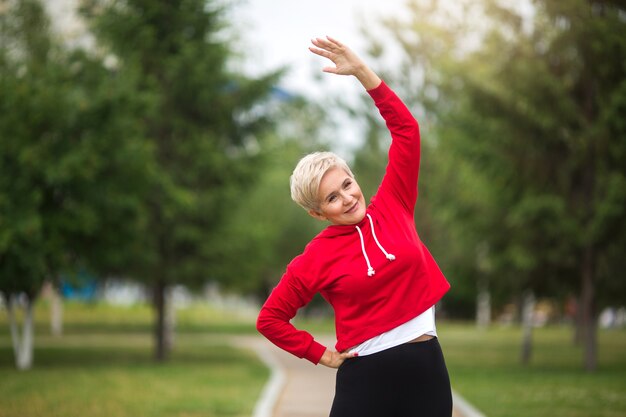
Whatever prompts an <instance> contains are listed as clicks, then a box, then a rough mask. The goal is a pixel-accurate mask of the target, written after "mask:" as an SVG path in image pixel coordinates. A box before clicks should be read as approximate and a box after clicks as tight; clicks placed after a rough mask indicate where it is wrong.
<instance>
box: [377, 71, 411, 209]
mask: <svg viewBox="0 0 626 417" xmlns="http://www.w3.org/2000/svg"><path fill="white" fill-rule="evenodd" d="M368 93H369V95H370V96H371V97H372V99H373V100H374V104H375V105H376V107H378V110H379V111H380V114H381V116H382V117H383V119H384V120H385V123H386V124H387V128H388V129H389V132H390V133H391V138H392V142H391V146H390V148H389V162H388V163H387V169H386V171H385V176H384V178H383V181H382V183H381V185H380V187H379V189H378V192H377V193H376V198H377V199H381V198H383V199H385V201H387V202H388V200H389V199H392V200H395V201H397V202H398V203H400V204H401V205H402V206H403V207H404V208H405V209H406V210H407V211H408V212H409V213H413V210H414V208H415V202H416V201H417V180H418V175H419V166H420V132H419V125H418V123H417V120H415V118H414V117H413V115H412V114H411V112H410V111H409V109H408V108H407V107H406V105H405V104H404V103H403V102H402V101H401V100H400V98H399V97H398V96H397V95H396V94H395V93H394V92H393V91H392V90H391V89H390V88H389V87H388V86H387V85H386V84H385V82H384V81H383V82H382V83H381V84H380V85H379V86H378V87H376V88H374V89H372V90H369V91H368Z"/></svg>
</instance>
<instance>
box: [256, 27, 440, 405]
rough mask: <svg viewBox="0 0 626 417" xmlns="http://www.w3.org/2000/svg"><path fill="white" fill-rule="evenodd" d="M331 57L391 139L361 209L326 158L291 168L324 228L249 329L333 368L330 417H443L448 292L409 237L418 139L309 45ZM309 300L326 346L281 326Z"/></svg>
mask: <svg viewBox="0 0 626 417" xmlns="http://www.w3.org/2000/svg"><path fill="white" fill-rule="evenodd" d="M312 43H313V45H314V46H313V47H310V48H309V49H310V51H311V52H313V53H314V54H317V55H319V56H322V57H324V58H327V59H329V60H330V61H332V62H333V63H334V64H335V66H330V67H325V68H324V69H323V71H325V72H328V73H331V74H339V75H352V76H355V77H356V78H357V79H358V80H359V82H360V83H361V84H362V85H363V87H364V88H365V90H366V91H367V92H368V93H369V95H370V96H371V97H372V99H373V101H374V104H375V105H376V106H377V107H378V110H379V111H380V113H381V115H382V117H383V118H384V119H385V122H386V124H387V127H388V129H389V131H390V133H391V136H392V144H391V147H390V149H389V162H388V165H387V169H386V172H385V176H384V178H383V180H382V183H381V185H380V187H379V189H378V191H377V193H376V195H375V196H374V197H373V198H372V200H371V203H370V204H369V205H366V203H365V199H364V197H363V193H362V192H361V189H360V188H359V185H358V183H357V181H356V180H355V178H354V175H353V174H352V172H351V170H350V168H349V167H348V165H347V164H346V163H345V162H344V161H343V160H342V159H341V158H339V157H338V156H336V155H334V154H332V153H330V152H319V153H314V154H311V155H308V156H306V157H304V158H302V159H301V160H300V162H299V163H298V164H297V166H296V168H295V169H294V172H293V174H292V176H291V196H292V198H293V200H294V201H295V202H296V203H298V204H299V205H301V206H302V207H303V208H304V209H305V210H307V212H308V213H309V214H310V215H311V216H313V217H315V218H317V219H320V220H324V221H328V222H330V225H329V226H328V227H327V228H326V229H324V230H323V231H322V232H321V233H319V234H318V235H317V236H316V237H315V238H314V239H313V240H312V241H311V242H310V243H309V244H308V245H307V246H306V248H305V250H304V252H303V253H302V254H301V255H299V256H297V257H296V258H294V259H293V260H292V261H291V262H290V263H289V265H288V266H287V269H286V272H285V273H284V275H283V276H282V278H281V280H280V282H279V283H278V285H277V286H276V288H274V290H273V291H272V293H271V294H270V296H269V297H268V299H267V301H266V302H265V304H264V305H263V307H262V309H261V311H260V313H259V317H258V320H257V329H258V330H259V332H261V333H262V334H263V335H264V336H265V337H267V338H268V339H269V340H270V341H272V342H273V343H274V344H276V345H277V346H279V347H280V348H282V349H284V350H286V351H288V352H290V353H292V354H294V355H296V356H298V357H300V358H306V359H308V360H309V361H311V362H313V363H314V364H318V363H320V364H322V365H325V366H328V367H330V368H338V371H337V382H336V389H335V399H334V401H333V405H332V409H331V412H330V416H331V417H350V416H359V417H367V416H372V417H394V416H397V417H411V416H433V417H434V416H437V417H439V416H442V417H443V416H445V417H450V415H451V414H452V398H451V393H450V381H449V378H448V372H447V369H446V366H445V362H444V359H443V354H442V352H441V348H440V346H439V342H438V339H437V337H436V336H437V333H436V329H435V319H434V305H435V303H437V302H438V301H439V300H440V299H441V298H442V297H443V295H444V294H445V293H446V292H447V291H448V289H449V287H450V285H449V284H448V282H447V281H446V279H445V277H444V276H443V274H442V273H441V271H440V270H439V268H438V266H437V264H436V263H435V261H434V259H433V258H432V256H431V255H430V253H429V252H428V250H427V249H426V247H425V246H424V244H423V243H422V242H421V241H420V239H419V237H418V235H417V232H416V230H415V223H414V220H413V212H414V207H415V203H416V201H417V180H418V172H419V158H420V136H419V127H418V124H417V121H416V120H415V119H414V118H413V116H412V115H411V113H410V112H409V110H408V109H407V108H406V106H405V105H404V104H403V103H402V102H401V101H400V99H399V98H398V97H397V96H396V95H395V93H393V91H391V90H390V89H389V87H387V85H386V84H385V83H384V82H382V80H381V79H380V78H379V77H378V76H377V75H376V74H375V73H374V72H373V71H372V70H371V69H370V68H369V67H367V66H366V65H365V64H364V63H363V62H362V61H361V60H360V59H359V57H358V56H357V55H355V54H354V53H353V52H352V51H351V50H350V49H349V48H348V47H346V46H345V45H343V44H341V43H340V42H338V41H336V40H335V39H332V38H330V37H327V38H326V39H323V38H316V39H313V40H312ZM318 292H319V293H320V294H321V295H322V296H323V297H324V298H325V299H326V300H327V301H328V302H329V303H330V304H331V305H332V307H333V309H334V311H335V327H336V335H337V344H336V345H335V348H336V350H332V349H329V348H327V347H326V346H324V345H322V344H320V343H319V342H317V341H316V340H315V339H314V338H313V336H312V335H310V334H309V333H307V332H305V331H302V330H298V329H296V328H295V327H294V326H293V325H292V324H291V323H290V320H291V319H292V318H293V317H294V316H295V315H296V312H297V310H298V309H299V308H301V307H303V306H304V305H306V304H307V303H308V302H309V301H310V300H311V299H312V297H313V296H314V295H315V294H316V293H318Z"/></svg>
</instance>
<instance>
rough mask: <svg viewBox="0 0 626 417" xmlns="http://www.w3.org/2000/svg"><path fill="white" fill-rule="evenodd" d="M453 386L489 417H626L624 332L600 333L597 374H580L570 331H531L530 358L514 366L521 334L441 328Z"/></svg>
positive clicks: (578, 351)
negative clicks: (532, 333) (526, 364)
mask: <svg viewBox="0 0 626 417" xmlns="http://www.w3.org/2000/svg"><path fill="white" fill-rule="evenodd" d="M438 332H439V334H440V338H441V343H442V347H443V350H444V354H445V356H446V362H447V365H448V369H449V372H450V377H451V380H452V385H453V387H454V389H455V390H456V391H457V392H459V393H460V394H461V395H462V396H463V397H464V398H466V399H467V400H468V401H470V402H471V403H472V404H473V405H474V406H476V408H478V409H479V410H481V411H482V412H483V413H484V414H485V415H487V416H488V417H548V416H550V417H553V416H559V417H623V416H626V331H624V330H619V331H617V330H614V331H608V330H604V331H601V332H600V334H599V369H598V371H597V372H595V373H587V372H585V371H583V370H582V348H581V347H578V346H574V344H573V343H572V331H571V329H570V328H568V327H545V328H539V329H535V331H534V344H533V348H534V350H533V358H532V360H531V363H530V364H529V365H528V366H527V367H523V366H521V365H520V363H519V354H520V345H521V342H520V341H521V330H520V329H519V328H516V327H510V328H498V327H493V328H491V329H489V330H486V331H480V330H477V329H476V328H475V327H473V326H468V325H455V324H450V323H441V324H440V325H439V326H438Z"/></svg>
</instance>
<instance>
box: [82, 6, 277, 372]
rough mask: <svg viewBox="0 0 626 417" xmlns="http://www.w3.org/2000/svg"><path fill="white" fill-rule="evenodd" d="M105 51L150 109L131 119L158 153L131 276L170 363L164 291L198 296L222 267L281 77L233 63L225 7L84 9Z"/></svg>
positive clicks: (161, 355) (160, 351)
mask: <svg viewBox="0 0 626 417" xmlns="http://www.w3.org/2000/svg"><path fill="white" fill-rule="evenodd" d="M83 12H84V15H85V16H86V17H87V18H88V19H89V22H90V24H91V27H92V28H93V32H94V34H95V35H96V39H97V42H98V45H99V46H100V47H101V48H103V49H104V50H105V51H107V52H108V53H110V54H112V55H113V56H115V57H116V59H117V61H118V62H119V65H118V68H117V71H118V73H120V74H135V75H136V77H137V78H136V80H137V83H136V85H135V89H136V92H137V94H140V95H145V96H146V97H149V98H150V104H149V105H148V106H146V107H145V108H144V109H142V110H141V111H139V112H137V113H134V117H135V118H136V122H137V123H140V124H141V126H142V129H143V131H142V134H143V135H144V137H145V138H147V139H148V140H149V141H150V142H151V143H152V145H153V147H154V152H155V157H156V161H157V168H156V172H155V181H154V183H153V184H152V188H151V190H150V192H149V193H148V196H147V199H146V203H147V207H148V215H147V222H148V230H149V233H147V234H146V235H145V239H144V242H143V245H142V248H141V253H138V254H137V257H136V263H135V265H134V267H133V269H132V272H131V273H130V274H129V275H131V276H134V277H136V278H138V279H140V280H143V281H144V282H146V283H149V284H150V285H152V287H153V294H154V300H153V303H154V307H155V312H156V320H155V337H156V344H155V346H156V349H155V356H156V358H157V360H163V359H165V358H166V357H167V353H168V351H169V348H170V347H169V346H168V338H167V337H166V332H165V330H166V326H165V317H166V307H167V306H166V298H165V294H166V292H167V288H168V287H169V286H171V285H172V284H175V283H185V284H186V285H188V286H194V285H195V286H197V285H200V284H202V283H203V282H205V281H207V280H208V279H211V278H212V275H213V273H212V270H213V269H214V267H215V265H216V264H219V263H220V262H221V261H222V260H221V259H220V257H219V254H220V253H221V250H220V245H221V243H222V240H223V238H222V236H220V235H219V234H218V233H217V231H219V230H220V229H221V225H222V224H223V222H224V221H225V219H226V218H227V217H228V215H229V214H230V213H232V212H234V210H235V208H236V207H237V205H238V203H239V202H240V200H241V196H242V194H243V193H244V192H245V191H246V190H247V189H248V187H249V186H250V185H251V184H252V183H253V180H254V178H255V174H256V169H257V164H258V162H259V158H258V152H257V151H256V149H257V148H258V140H259V138H260V137H261V136H260V135H259V132H262V131H263V130H264V129H265V128H267V127H268V126H269V125H270V123H269V121H268V119H267V118H266V117H265V114H264V112H263V109H262V107H261V106H260V104H261V103H262V102H263V100H264V99H265V98H266V97H267V96H268V94H269V92H270V88H271V86H272V85H273V84H274V83H275V81H276V80H277V79H278V77H279V76H280V73H279V72H274V73H271V74H268V75H266V76H263V77H260V78H258V79H251V78H249V77H245V76H243V75H241V74H237V73H234V72H233V71H231V70H230V66H229V65H230V64H231V63H232V60H233V59H234V58H235V56H236V55H235V51H234V49H233V45H234V43H233V40H232V39H231V38H229V34H228V32H227V31H226V29H227V24H226V22H225V20H224V15H225V14H224V9H223V7H222V6H220V3H218V2H215V1H203V0H176V1H165V0H160V1H153V0H150V1H148V0H125V1H115V2H110V1H104V0H102V1H100V0H93V1H90V2H87V4H86V5H85V7H84V8H83Z"/></svg>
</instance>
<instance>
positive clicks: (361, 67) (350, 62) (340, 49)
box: [309, 36, 381, 90]
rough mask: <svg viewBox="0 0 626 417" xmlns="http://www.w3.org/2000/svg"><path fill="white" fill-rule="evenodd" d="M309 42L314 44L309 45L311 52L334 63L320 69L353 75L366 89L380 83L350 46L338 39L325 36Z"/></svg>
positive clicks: (332, 72)
mask: <svg viewBox="0 0 626 417" xmlns="http://www.w3.org/2000/svg"><path fill="white" fill-rule="evenodd" d="M311 42H312V43H313V45H315V47H309V50H310V51H311V52H313V53H314V54H316V55H319V56H321V57H324V58H327V59H329V60H330V61H332V63H333V64H335V66H334V67H333V66H327V67H324V68H322V71H324V72H328V73H331V74H338V75H354V76H355V77H357V78H358V79H359V81H360V82H361V84H363V86H364V87H365V88H366V89H368V90H369V89H372V88H375V87H377V86H378V85H379V84H380V82H381V80H380V78H379V77H378V76H377V75H376V74H375V73H374V72H373V71H372V70H371V69H370V68H369V67H368V66H367V65H365V63H364V62H363V61H362V60H361V59H360V58H359V57H358V56H357V55H356V54H355V53H354V52H352V50H351V49H350V48H348V47H347V46H346V45H344V44H342V43H341V42H339V41H338V40H336V39H333V38H331V37H330V36H327V37H326V38H314V39H312V40H311Z"/></svg>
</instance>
